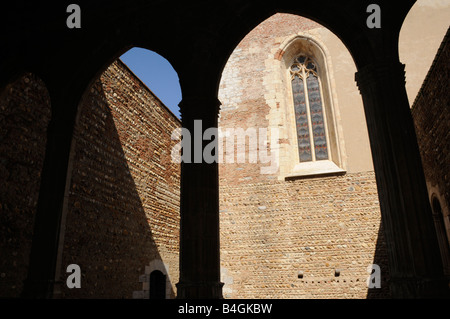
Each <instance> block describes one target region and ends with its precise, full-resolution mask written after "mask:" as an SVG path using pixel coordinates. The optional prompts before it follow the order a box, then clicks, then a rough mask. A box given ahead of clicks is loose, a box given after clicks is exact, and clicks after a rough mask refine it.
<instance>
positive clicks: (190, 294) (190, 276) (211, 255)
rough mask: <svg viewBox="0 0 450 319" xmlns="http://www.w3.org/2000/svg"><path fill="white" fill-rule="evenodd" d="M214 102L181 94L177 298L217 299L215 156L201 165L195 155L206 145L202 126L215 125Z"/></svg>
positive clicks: (216, 104) (219, 289) (216, 106)
mask: <svg viewBox="0 0 450 319" xmlns="http://www.w3.org/2000/svg"><path fill="white" fill-rule="evenodd" d="M219 106H220V102H219V101H218V100H217V98H183V101H182V102H181V103H180V109H181V117H182V124H183V128H184V129H187V130H188V131H189V132H190V135H191V163H188V161H186V160H185V161H184V162H182V163H181V185H180V186H181V199H180V201H181V202H180V218H181V221H180V281H179V283H178V284H177V297H178V298H180V299H196V298H198V299H206V298H215V299H219V298H222V286H223V284H222V283H221V282H220V244H219V237H220V232H219V166H218V161H217V160H216V161H214V162H213V163H207V162H205V159H204V158H203V156H201V158H200V155H201V154H199V153H198V152H199V149H200V147H199V146H200V145H201V149H200V151H203V149H204V147H205V145H208V144H210V143H211V141H208V140H206V141H203V139H202V136H200V135H203V132H204V131H205V130H207V129H208V128H217V124H218V122H217V120H218V113H219ZM196 120H201V122H198V121H196ZM195 123H196V124H197V126H196V127H195V126H194V124H195ZM199 123H201V126H202V129H201V130H200V129H199ZM202 141H203V142H202ZM216 143H217V141H216ZM182 146H183V148H184V147H188V146H189V145H187V144H182ZM216 150H217V148H216ZM216 154H217V153H216ZM197 161H199V163H196V162H197Z"/></svg>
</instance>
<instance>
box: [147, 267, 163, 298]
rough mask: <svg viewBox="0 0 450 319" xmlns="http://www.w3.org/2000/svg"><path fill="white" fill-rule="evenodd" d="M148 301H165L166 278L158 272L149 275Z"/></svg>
mask: <svg viewBox="0 0 450 319" xmlns="http://www.w3.org/2000/svg"><path fill="white" fill-rule="evenodd" d="M150 299H166V276H165V275H164V274H163V273H162V272H160V271H159V270H154V271H153V272H152V273H151V274H150Z"/></svg>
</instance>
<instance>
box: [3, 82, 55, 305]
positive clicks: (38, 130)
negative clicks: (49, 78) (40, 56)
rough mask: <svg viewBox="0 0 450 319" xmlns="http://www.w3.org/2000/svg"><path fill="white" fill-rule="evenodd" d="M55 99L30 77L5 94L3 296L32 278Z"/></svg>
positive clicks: (17, 293)
mask: <svg viewBox="0 0 450 319" xmlns="http://www.w3.org/2000/svg"><path fill="white" fill-rule="evenodd" d="M49 120H50V97H49V95H48V92H47V89H46V87H45V84H44V83H43V82H42V81H41V80H40V79H39V78H38V77H36V76H35V75H33V74H31V73H27V74H25V75H23V76H22V77H20V78H19V79H17V80H16V81H14V82H13V83H11V84H10V85H8V86H7V87H6V88H5V89H4V90H3V91H2V92H0V297H9V298H14V297H19V296H20V292H21V291H22V287H23V281H24V280H25V278H26V275H27V271H28V263H29V253H30V249H31V240H32V234H33V222H34V215H35V213H36V205H37V200H38V195H39V185H40V174H41V170H42V165H43V161H44V155H45V143H46V132H47V125H48V122H49Z"/></svg>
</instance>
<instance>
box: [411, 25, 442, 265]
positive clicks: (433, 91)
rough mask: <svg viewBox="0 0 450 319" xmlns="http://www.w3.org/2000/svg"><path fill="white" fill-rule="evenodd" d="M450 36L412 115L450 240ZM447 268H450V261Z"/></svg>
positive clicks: (430, 189) (431, 191)
mask: <svg viewBox="0 0 450 319" xmlns="http://www.w3.org/2000/svg"><path fill="white" fill-rule="evenodd" d="M449 37H450V35H449V32H447V35H446V36H445V38H444V40H443V42H442V44H441V47H440V48H439V51H438V53H437V55H436V58H435V60H434V62H433V65H432V66H431V68H430V70H429V72H428V75H427V77H426V79H425V81H424V83H423V86H422V88H421V90H420V91H419V94H418V95H417V97H416V99H415V102H414V104H413V106H412V115H413V118H414V122H415V127H416V133H417V139H418V143H419V149H420V155H421V157H422V163H423V167H424V173H425V178H426V181H427V187H428V192H429V196H430V200H431V199H432V197H434V196H436V198H437V199H438V200H439V204H440V206H441V210H442V214H443V216H442V218H443V227H444V229H445V230H444V232H445V233H446V238H447V240H448V242H449V243H450V112H449V111H450V109H449V107H450V94H449V93H448V83H449V78H450V68H449V62H450V48H449V42H448V40H449ZM439 213H440V212H439ZM443 238H444V239H445V236H444V237H443ZM447 267H449V270H450V264H449V265H447Z"/></svg>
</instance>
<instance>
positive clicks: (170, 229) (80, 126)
mask: <svg viewBox="0 0 450 319" xmlns="http://www.w3.org/2000/svg"><path fill="white" fill-rule="evenodd" d="M179 126H180V123H179V121H178V119H176V117H175V116H174V115H172V114H171V113H170V112H169V111H168V110H167V109H166V108H165V107H164V106H163V105H162V103H161V102H160V101H159V100H158V99H157V98H155V96H154V95H153V94H152V93H151V92H150V91H149V90H148V89H147V87H145V85H143V84H142V83H141V82H140V81H139V80H138V79H137V78H136V77H135V76H134V75H133V74H132V73H131V72H130V71H129V70H128V69H127V68H126V67H125V66H124V65H123V64H122V62H120V61H116V62H115V63H113V64H112V65H111V66H110V67H109V68H108V69H107V70H106V71H105V72H104V73H103V74H102V75H101V77H100V79H99V80H98V81H97V82H96V83H95V84H94V85H93V86H92V88H90V90H89V92H88V94H87V96H86V97H85V99H84V102H83V103H82V104H81V107H80V115H79V120H78V123H77V125H76V128H75V133H74V143H75V148H74V154H73V158H72V161H73V171H72V178H71V181H70V185H71V186H70V194H69V202H68V213H67V218H66V226H65V235H64V252H63V259H62V269H61V271H62V274H63V276H62V277H63V278H65V276H64V274H65V267H67V265H69V264H72V263H74V264H78V265H79V266H80V268H81V272H82V289H71V290H70V289H68V288H67V287H65V285H63V290H62V297H63V298H132V297H133V292H134V291H138V290H141V289H142V283H141V282H139V280H140V278H139V277H140V276H141V275H143V274H144V273H145V267H146V266H148V265H149V264H150V263H151V262H153V261H155V260H160V261H162V262H164V263H165V264H166V265H168V268H169V277H170V281H171V285H172V293H171V297H174V295H175V286H174V285H175V283H177V282H178V250H179V245H178V236H179V227H178V225H179V212H178V207H179V196H180V194H179V174H180V171H179V166H178V165H176V164H173V163H172V162H171V157H170V155H171V153H170V151H171V148H172V146H173V144H174V142H175V141H173V142H172V141H171V138H170V135H171V132H172V131H173V130H174V129H175V128H177V127H179Z"/></svg>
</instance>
